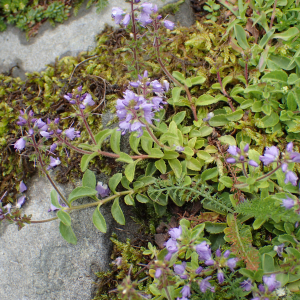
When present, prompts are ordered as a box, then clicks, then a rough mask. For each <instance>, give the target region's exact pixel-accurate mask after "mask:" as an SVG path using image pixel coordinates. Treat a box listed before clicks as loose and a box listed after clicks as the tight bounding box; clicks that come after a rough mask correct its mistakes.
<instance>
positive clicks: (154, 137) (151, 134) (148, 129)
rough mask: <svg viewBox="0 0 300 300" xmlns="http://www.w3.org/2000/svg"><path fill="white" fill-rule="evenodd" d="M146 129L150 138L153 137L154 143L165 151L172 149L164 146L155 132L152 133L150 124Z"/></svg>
mask: <svg viewBox="0 0 300 300" xmlns="http://www.w3.org/2000/svg"><path fill="white" fill-rule="evenodd" d="M146 129H147V131H148V133H149V134H150V136H151V137H152V139H153V141H154V142H155V143H156V144H157V145H158V146H159V147H161V148H163V149H170V147H168V146H165V145H164V144H162V143H161V142H160V141H159V140H158V139H157V138H156V136H155V135H154V134H153V132H152V131H151V129H150V127H149V125H148V124H146Z"/></svg>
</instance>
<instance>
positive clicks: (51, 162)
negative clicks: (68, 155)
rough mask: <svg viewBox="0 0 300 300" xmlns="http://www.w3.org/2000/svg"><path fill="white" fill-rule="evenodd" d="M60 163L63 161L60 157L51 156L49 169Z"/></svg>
mask: <svg viewBox="0 0 300 300" xmlns="http://www.w3.org/2000/svg"><path fill="white" fill-rule="evenodd" d="M60 163H61V161H60V160H59V158H56V159H55V158H54V157H52V156H50V164H49V166H48V168H47V170H50V169H52V168H54V167H56V166H58V165H59V164H60Z"/></svg>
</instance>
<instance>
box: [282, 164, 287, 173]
mask: <svg viewBox="0 0 300 300" xmlns="http://www.w3.org/2000/svg"><path fill="white" fill-rule="evenodd" d="M287 168H288V165H287V164H286V163H284V164H282V165H281V170H282V172H283V173H285V172H286V171H287Z"/></svg>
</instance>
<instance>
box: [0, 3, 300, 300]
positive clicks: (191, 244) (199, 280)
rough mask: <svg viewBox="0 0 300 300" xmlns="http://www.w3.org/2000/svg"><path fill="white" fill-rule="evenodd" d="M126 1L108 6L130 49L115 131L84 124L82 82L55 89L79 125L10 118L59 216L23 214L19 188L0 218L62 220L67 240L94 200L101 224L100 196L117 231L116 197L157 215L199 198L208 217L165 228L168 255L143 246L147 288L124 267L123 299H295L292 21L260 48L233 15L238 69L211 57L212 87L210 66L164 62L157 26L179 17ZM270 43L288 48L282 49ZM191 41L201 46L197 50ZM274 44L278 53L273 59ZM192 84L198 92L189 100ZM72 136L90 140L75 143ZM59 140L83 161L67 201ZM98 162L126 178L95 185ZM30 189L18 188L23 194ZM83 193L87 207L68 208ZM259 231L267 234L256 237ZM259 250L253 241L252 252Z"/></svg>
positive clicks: (299, 206) (89, 105)
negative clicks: (185, 69)
mask: <svg viewBox="0 0 300 300" xmlns="http://www.w3.org/2000/svg"><path fill="white" fill-rule="evenodd" d="M128 2H129V3H130V4H131V10H130V11H129V12H128V13H127V12H125V11H124V10H123V9H121V8H119V7H114V8H113V10H112V17H113V18H114V20H115V22H116V23H117V24H120V25H121V26H123V27H124V28H125V29H126V31H127V32H128V33H129V36H130V37H131V39H130V40H128V41H127V44H126V47H125V48H123V49H122V50H119V49H118V51H121V52H124V53H125V54H124V55H127V53H128V52H129V53H130V54H131V59H128V68H127V70H128V74H127V75H126V76H128V78H130V81H129V83H127V84H126V88H125V89H124V92H123V98H119V99H117V100H116V102H115V104H116V105H115V110H116V115H117V117H118V118H119V124H118V127H117V128H115V129H109V128H106V129H103V130H100V131H98V132H94V131H93V130H92V128H91V126H90V124H89V122H88V118H89V116H90V115H91V114H92V109H93V106H94V105H95V101H94V100H93V96H92V95H91V93H90V91H89V89H88V87H86V86H77V87H75V88H74V89H72V90H71V91H68V92H66V93H65V95H64V97H63V101H65V103H66V104H67V105H68V106H69V107H70V108H71V109H72V113H71V117H73V118H74V119H76V120H78V122H77V123H76V127H75V126H73V125H72V124H73V123H71V122H70V123H69V124H70V126H69V128H68V129H63V127H62V123H63V122H64V123H66V122H68V121H69V120H67V121H66V120H64V121H62V120H60V119H59V118H54V119H53V120H50V119H47V120H46V119H45V120H42V119H41V118H37V117H35V114H34V112H33V111H32V110H30V108H28V109H26V110H22V111H21V112H20V116H19V120H18V122H17V123H18V125H19V126H20V127H21V129H22V137H21V138H19V139H18V140H17V141H16V142H15V143H14V148H15V149H17V150H18V151H23V150H24V149H25V147H28V148H29V149H31V150H32V152H33V154H32V155H31V160H32V161H35V162H36V163H37V164H38V165H39V167H40V169H41V171H42V172H43V174H44V175H45V176H46V177H47V178H48V179H49V180H50V182H51V184H52V186H53V188H54V190H53V191H52V192H51V194H50V198H51V209H50V210H51V211H56V216H55V217H53V218H50V219H48V220H32V219H31V216H26V215H24V216H22V215H21V206H22V205H23V204H24V202H25V196H21V197H19V199H18V200H17V202H16V205H14V206H12V205H11V204H7V205H5V206H3V207H2V206H1V211H0V220H4V219H6V220H8V221H9V222H12V223H16V224H17V225H18V226H19V228H22V226H24V224H25V223H43V222H48V221H52V220H56V219H59V220H60V223H59V230H60V233H61V235H62V236H63V238H64V239H65V240H66V241H68V242H69V243H72V244H76V242H77V238H76V235H75V233H74V232H73V230H72V227H71V225H72V218H71V213H72V211H74V210H80V209H85V208H89V207H95V210H94V212H93V216H92V219H93V223H94V225H95V227H96V228H98V229H99V230H100V231H102V232H106V221H105V219H104V217H103V215H102V213H101V207H102V205H104V204H106V203H108V202H111V203H112V206H111V213H112V216H113V218H114V219H115V220H116V221H117V222H118V223H119V224H121V225H124V224H125V217H124V214H123V211H122V209H121V206H120V201H124V202H125V204H127V205H131V206H134V205H135V203H136V202H139V203H141V204H144V205H145V206H147V207H148V209H149V208H151V209H152V210H153V211H155V212H156V213H157V215H158V216H159V217H163V216H164V215H165V214H166V211H167V209H168V207H170V206H171V201H172V205H176V206H177V207H183V209H184V208H185V207H186V206H187V205H189V204H190V203H197V202H198V203H199V202H200V203H201V210H204V211H209V212H210V215H209V216H206V217H205V216H202V215H200V218H198V219H197V218H196V219H195V216H191V217H190V220H188V218H181V220H180V227H178V228H173V229H171V230H170V231H169V234H170V236H171V238H170V239H169V240H167V241H166V242H165V244H164V246H165V249H163V250H162V251H158V250H157V249H156V248H155V247H154V246H153V245H152V244H149V249H148V250H145V251H144V255H151V259H155V262H154V263H153V262H151V263H149V264H148V265H147V268H149V276H151V277H152V278H153V280H154V281H153V283H152V284H151V285H150V286H149V290H150V292H151V293H152V295H150V294H149V293H148V291H147V293H148V296H147V295H144V293H143V292H141V291H139V290H137V289H136V287H137V285H138V284H139V282H138V281H137V282H133V283H132V280H131V277H130V272H129V273H128V275H126V277H125V278H124V276H123V277H122V278H124V280H123V282H122V283H120V284H119V286H118V287H117V289H118V290H119V292H120V295H122V297H123V298H122V299H141V298H139V297H144V298H146V299H148V298H149V297H150V298H151V297H152V298H153V299H168V300H172V299H175V298H177V299H182V300H185V299H187V298H189V297H192V298H191V299H220V297H224V299H244V298H246V299H247V298H249V297H254V298H253V299H255V300H257V299H277V298H276V297H280V296H285V297H286V299H292V298H291V297H292V296H291V293H298V292H299V285H300V276H299V275H298V274H299V267H300V265H299V259H300V249H299V237H300V236H299V221H300V217H299V212H300V201H299V199H298V195H299V188H298V186H297V184H298V173H299V170H300V169H299V165H298V163H299V162H300V153H299V137H298V131H299V130H298V122H299V120H298V113H299V111H300V100H299V99H300V98H299V97H300V96H299V91H300V80H299V78H298V77H299V76H298V75H299V72H300V65H299V57H298V56H299V51H298V50H296V51H294V49H293V50H291V49H292V47H290V46H291V45H293V44H294V43H296V42H299V30H298V29H297V27H296V26H295V27H294V28H292V30H290V29H288V30H286V31H284V32H282V33H275V30H276V28H275V26H276V22H275V23H274V18H273V21H272V17H271V25H272V23H274V28H273V29H272V26H270V31H268V32H267V31H266V33H265V34H264V35H261V36H259V37H258V41H257V42H258V44H257V43H256V42H251V41H250V39H247V35H246V33H245V31H244V29H243V27H242V26H241V25H240V24H238V22H235V23H234V24H228V28H227V30H228V32H229V31H230V28H232V29H233V33H232V34H231V35H230V36H229V35H225V38H228V43H230V45H231V46H232V49H233V51H236V50H240V52H241V56H240V60H239V61H236V60H234V59H232V63H233V64H234V65H235V69H234V72H235V71H236V70H238V71H239V72H240V73H239V75H236V74H234V72H232V73H230V75H228V73H227V75H226V72H225V70H226V66H225V67H224V66H222V65H220V64H219V62H220V59H216V62H215V61H214V60H213V59H211V58H209V57H206V58H205V59H206V61H207V62H209V63H210V64H211V65H212V66H213V67H212V68H211V69H210V73H211V75H215V82H217V83H215V84H213V85H212V86H211V89H210V90H209V91H208V92H207V91H206V90H205V88H206V85H205V84H207V81H208V79H210V77H209V76H208V75H207V74H204V73H203V74H202V73H197V72H194V73H193V74H190V75H188V73H185V74H184V73H182V72H179V71H173V72H170V71H169V69H168V58H165V57H163V56H162V53H163V48H164V45H166V43H168V42H169V41H168V40H167V39H166V37H165V36H166V31H170V32H173V31H174V34H175V33H176V30H177V29H175V24H174V23H173V22H171V21H169V20H168V19H164V18H163V17H162V16H161V15H160V14H159V11H158V9H157V6H156V5H153V4H151V3H139V2H140V1H139V0H130V1H128ZM290 2H291V1H290ZM221 3H222V2H221ZM238 3H239V4H240V5H239V10H240V11H244V10H245V9H246V8H247V7H248V3H246V4H245V6H243V5H241V2H240V1H239V2H238ZM251 3H252V2H251ZM276 3H277V1H275V2H274V4H273V8H274V11H276ZM290 4H291V3H290ZM290 6H291V5H290ZM234 11H235V12H236V10H234ZM296 11H297V10H296ZM208 36H209V35H208ZM174 38H175V37H174ZM234 39H235V41H234ZM196 40H197V37H194V38H193V39H190V40H189V41H187V46H188V47H194V45H192V44H193V43H191V41H196ZM212 40H213V38H212ZM277 40H280V41H282V43H283V45H285V46H286V53H285V54H283V52H282V51H283V50H282V44H278V43H277ZM149 41H150V42H149ZM249 43H250V44H251V47H250V45H249ZM144 45H151V47H149V49H148V48H147V55H149V57H150V58H153V60H154V61H155V62H156V64H154V63H153V64H152V65H153V66H154V67H153V70H154V71H156V72H157V74H159V77H157V76H155V72H154V71H153V74H151V73H150V71H149V72H148V71H147V68H146V66H147V65H151V61H150V62H149V61H145V60H144V49H143V46H144ZM199 45H201V42H199V44H198V45H197V46H196V47H198V50H199V47H200V46H199ZM209 47H211V45H210V46H209ZM280 48H281V49H280ZM266 49H267V51H266ZM198 50H197V51H198ZM279 50H280V51H281V55H276V54H278V53H279V52H278V51H279ZM255 51H256V52H255ZM251 53H252V55H251ZM261 53H262V55H261V58H259V59H258V54H261ZM254 54H255V55H254ZM282 55H283V56H282ZM282 57H285V60H282ZM93 68H96V66H94V64H91V66H90V68H89V70H88V73H91V74H92V73H93ZM241 70H242V71H241ZM224 74H225V75H226V76H225V77H224V78H223V79H222V76H223V75H224ZM37 80H38V78H37ZM208 85H209V84H208ZM201 90H202V91H201ZM195 91H197V92H199V91H200V92H201V95H200V96H198V97H195ZM200 92H199V93H200ZM49 97H51V95H49ZM82 128H84V130H82ZM122 136H124V138H126V139H127V138H128V139H129V145H130V151H127V152H125V151H124V150H123V148H122V147H121V137H122ZM79 137H80V138H82V137H86V139H85V140H84V141H83V142H81V143H79V144H75V143H73V142H72V141H73V140H75V139H77V138H79ZM285 137H286V138H285ZM50 141H51V143H50ZM275 143H276V144H277V146H275V145H274V144H275ZM61 145H64V146H65V147H68V148H69V149H71V150H72V151H74V152H77V153H79V154H80V155H82V157H81V162H80V168H81V171H82V172H83V173H84V175H83V178H82V186H79V187H76V188H75V189H74V190H73V191H72V192H71V193H70V195H69V196H68V199H67V198H66V197H65V196H64V195H63V194H62V192H61V191H60V190H59V188H58V187H57V185H56V183H55V182H54V180H53V179H52V178H51V177H50V175H49V172H48V171H49V170H50V169H53V168H55V167H57V166H58V165H60V164H61V160H60V158H59V157H58V151H57V149H58V146H61ZM96 157H100V158H104V157H106V158H110V159H114V160H115V161H116V162H117V163H120V165H121V166H123V168H124V172H120V171H119V172H115V173H114V174H111V175H110V179H109V181H108V183H107V184H105V183H103V182H98V183H97V181H96V176H95V174H94V173H93V172H92V171H91V170H89V165H90V164H91V162H92V160H93V159H94V158H96ZM141 162H143V163H141ZM140 166H143V168H140ZM145 166H146V167H145ZM26 189H27V188H26V186H25V185H24V183H23V182H21V184H20V187H19V191H20V193H24V192H25V191H26ZM5 196H6V195H5V194H4V195H3V197H5ZM3 197H2V198H3ZM83 197H89V198H90V199H91V200H92V201H93V202H90V203H88V204H82V205H74V202H75V201H76V200H78V199H80V198H83ZM260 230H261V231H260ZM266 231H267V232H268V235H269V237H268V238H269V241H263V240H262V239H260V240H258V241H257V236H259V234H260V233H261V232H263V234H261V235H263V236H265V232H266ZM254 236H255V239H256V241H255V242H254ZM255 245H261V246H260V247H259V249H257V247H255ZM221 249H222V251H221ZM212 251H215V255H213V254H212ZM123 275H124V274H123ZM147 280H148V279H147ZM150 281H151V280H150V279H149V283H150ZM224 295H225V296H224ZM119 297H121V296H119ZM243 297H244V298H243Z"/></svg>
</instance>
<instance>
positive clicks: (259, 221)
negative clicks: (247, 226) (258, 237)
mask: <svg viewBox="0 0 300 300" xmlns="http://www.w3.org/2000/svg"><path fill="white" fill-rule="evenodd" d="M265 222H266V219H265V218H258V219H255V221H254V222H253V224H252V226H253V229H254V230H257V229H259V228H260V227H261V226H262V225H263V224H264V223H265Z"/></svg>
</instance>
